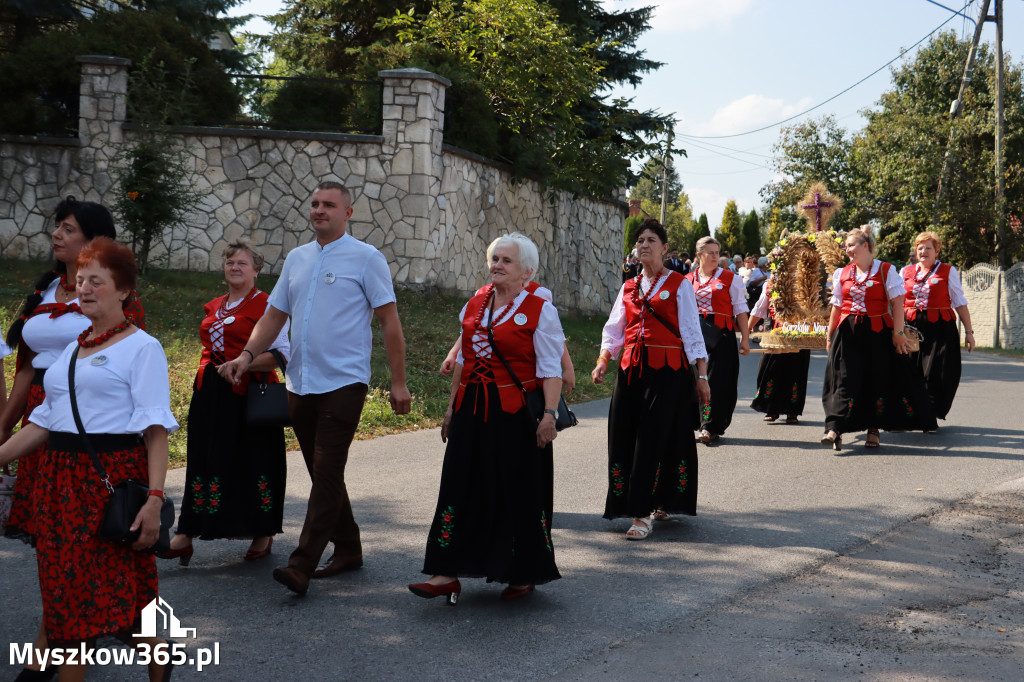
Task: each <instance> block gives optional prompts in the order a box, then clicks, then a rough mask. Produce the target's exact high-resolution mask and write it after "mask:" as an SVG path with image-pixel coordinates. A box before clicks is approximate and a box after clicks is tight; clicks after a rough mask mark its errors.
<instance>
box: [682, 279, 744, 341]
mask: <svg viewBox="0 0 1024 682" xmlns="http://www.w3.org/2000/svg"><path fill="white" fill-rule="evenodd" d="M699 272H700V268H697V269H695V270H694V271H693V272H691V273H690V274H688V275H687V276H686V279H688V280H690V284H692V285H693V293H694V294H695V295H696V296H697V312H699V313H700V314H701V315H711V316H712V319H713V320H714V322H715V324H716V325H718V326H719V327H721V328H722V329H736V322H735V320H733V313H732V294H730V293H729V287H731V286H732V278H733V277H735V276H736V273H734V272H732V271H731V270H726V269H725V268H722V271H721V273H719V274H718V275H717V276H716V277H712V278H711V279H709V280H708V281H707V282H705V283H704V284H700V282H699V280H698V278H697V273H699Z"/></svg>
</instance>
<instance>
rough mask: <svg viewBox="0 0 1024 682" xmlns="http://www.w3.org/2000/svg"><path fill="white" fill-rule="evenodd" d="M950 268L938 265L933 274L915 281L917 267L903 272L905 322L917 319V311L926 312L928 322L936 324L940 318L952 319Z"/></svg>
mask: <svg viewBox="0 0 1024 682" xmlns="http://www.w3.org/2000/svg"><path fill="white" fill-rule="evenodd" d="M952 269H953V268H952V266H950V265H949V264H947V263H939V267H937V268H935V272H931V273H929V274H928V276H927V277H926V278H924V279H923V280H921V281H920V282H918V281H917V274H918V272H917V267H916V266H915V267H908V268H906V270H904V272H903V288H904V289H906V291H907V296H906V298H905V299H903V309H904V314H905V315H906V318H907V320H914V319H916V318H917V314H918V311H925V310H927V311H928V321H929V322H936V321H937V320H938V319H939V318H940V317H941V318H942V319H944V320H947V321H949V320H952V319H953V301H952V299H951V298H950V296H949V272H950V270H952Z"/></svg>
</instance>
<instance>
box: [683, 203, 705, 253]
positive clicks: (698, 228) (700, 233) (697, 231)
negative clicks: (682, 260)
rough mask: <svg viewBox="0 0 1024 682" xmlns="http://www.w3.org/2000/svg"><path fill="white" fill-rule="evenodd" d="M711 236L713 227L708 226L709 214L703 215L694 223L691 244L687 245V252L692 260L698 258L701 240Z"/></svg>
mask: <svg viewBox="0 0 1024 682" xmlns="http://www.w3.org/2000/svg"><path fill="white" fill-rule="evenodd" d="M710 236H711V226H710V225H709V224H708V214H707V213H701V214H700V217H699V218H697V222H696V223H694V225H693V232H692V233H691V236H690V242H689V243H688V244H687V246H689V248H688V249H686V251H687V253H689V254H690V257H691V258H696V257H697V242H698V241H699V240H700V238H701V237H710Z"/></svg>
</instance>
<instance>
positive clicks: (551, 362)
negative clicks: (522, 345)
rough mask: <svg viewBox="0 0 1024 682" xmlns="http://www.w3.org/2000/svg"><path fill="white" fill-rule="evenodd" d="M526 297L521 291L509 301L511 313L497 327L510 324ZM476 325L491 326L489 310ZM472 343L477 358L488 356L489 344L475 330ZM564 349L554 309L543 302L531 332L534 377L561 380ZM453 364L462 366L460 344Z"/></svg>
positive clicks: (485, 309) (489, 355)
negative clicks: (534, 362) (535, 361)
mask: <svg viewBox="0 0 1024 682" xmlns="http://www.w3.org/2000/svg"><path fill="white" fill-rule="evenodd" d="M538 291H539V290H538ZM527 296H529V292H527V291H526V290H525V289H524V290H523V291H521V292H520V293H519V295H518V296H516V297H515V298H514V299H513V300H512V310H510V311H508V312H507V313H505V315H503V316H502V318H501V319H500V320H499V321H498V324H497V326H499V327H500V326H501V325H503V324H510V320H512V318H514V317H515V315H516V310H518V309H519V306H520V305H522V303H523V301H525V300H526V297H527ZM468 305H469V303H467V304H466V305H464V306H462V311H461V312H460V313H459V324H460V325H461V324H462V321H463V320H464V319H465V318H466V306H468ZM495 312H500V311H495ZM480 322H481V323H482V324H483V325H484V326H485V327H486V326H487V325H488V324H490V323H491V311H490V309H489V308H484V316H483V318H482V319H481V320H480ZM460 338H461V337H460ZM473 344H474V346H475V347H476V348H477V354H478V355H479V356H480V357H484V358H489V357H491V344H490V343H489V342H488V341H487V334H486V332H484V333H481V332H479V331H478V332H477V333H476V334H474V335H473ZM564 348H565V334H564V333H563V332H562V322H561V320H559V319H558V310H556V309H555V306H553V305H551V304H550V303H548V302H547V301H544V306H543V307H542V308H541V309H540V320H538V322H537V330H536V331H535V332H534V333H533V351H534V353H535V354H536V355H537V377H538V378H540V379H550V378H561V377H562V350H563V349H564ZM455 362H457V363H458V364H460V365H463V364H465V361H464V358H463V357H462V345H461V344H459V353H458V356H457V357H456V359H455Z"/></svg>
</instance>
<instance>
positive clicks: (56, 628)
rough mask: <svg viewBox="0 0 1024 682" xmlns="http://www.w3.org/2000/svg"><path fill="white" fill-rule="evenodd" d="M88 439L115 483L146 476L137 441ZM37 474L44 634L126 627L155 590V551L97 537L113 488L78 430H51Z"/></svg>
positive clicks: (78, 634)
mask: <svg viewBox="0 0 1024 682" xmlns="http://www.w3.org/2000/svg"><path fill="white" fill-rule="evenodd" d="M90 439H91V440H92V441H93V444H94V445H95V447H96V449H97V451H98V452H97V454H98V456H99V458H100V461H101V463H102V464H103V466H104V468H105V469H106V470H107V474H108V475H109V477H110V481H111V483H112V484H113V485H117V484H118V483H119V482H121V481H123V480H124V479H127V478H131V479H134V480H136V481H139V482H142V483H146V482H147V481H148V480H149V472H148V469H147V458H146V448H145V446H144V445H142V443H141V441H139V440H138V439H135V438H132V437H129V436H126V435H121V434H118V435H114V436H110V435H105V434H90ZM126 441H127V442H126ZM37 476H38V484H37V487H36V501H37V503H38V510H37V513H36V516H35V528H36V557H37V561H38V564H39V588H40V591H41V592H42V595H43V624H44V625H45V626H46V634H47V638H48V639H49V641H50V642H51V643H53V642H62V641H79V640H83V639H90V638H93V637H99V636H103V635H113V634H117V633H120V632H124V631H127V630H129V629H130V628H131V627H132V625H133V624H134V623H135V622H136V621H137V620H138V619H139V617H140V616H141V613H142V609H143V608H145V606H146V605H147V604H149V602H151V601H152V600H153V599H155V598H156V596H157V593H158V589H157V587H158V586H157V570H156V557H154V556H153V555H152V554H149V553H142V552H136V551H134V550H132V549H131V548H130V547H128V546H126V545H121V544H118V543H115V542H110V541H108V540H101V539H99V538H98V537H96V532H97V530H98V528H99V525H100V521H101V520H102V518H103V511H104V509H106V506H107V501H108V499H109V497H110V494H109V493H108V492H107V489H106V486H105V485H104V484H103V482H102V481H100V477H99V474H97V473H96V469H95V467H94V466H93V464H92V460H91V459H90V457H89V454H88V452H85V451H84V448H83V447H82V446H81V445H80V440H79V438H78V435H77V434H69V433H58V432H51V433H50V441H49V445H48V448H47V449H46V451H45V452H44V453H43V455H42V458H41V459H40V461H39V467H38V470H37Z"/></svg>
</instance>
